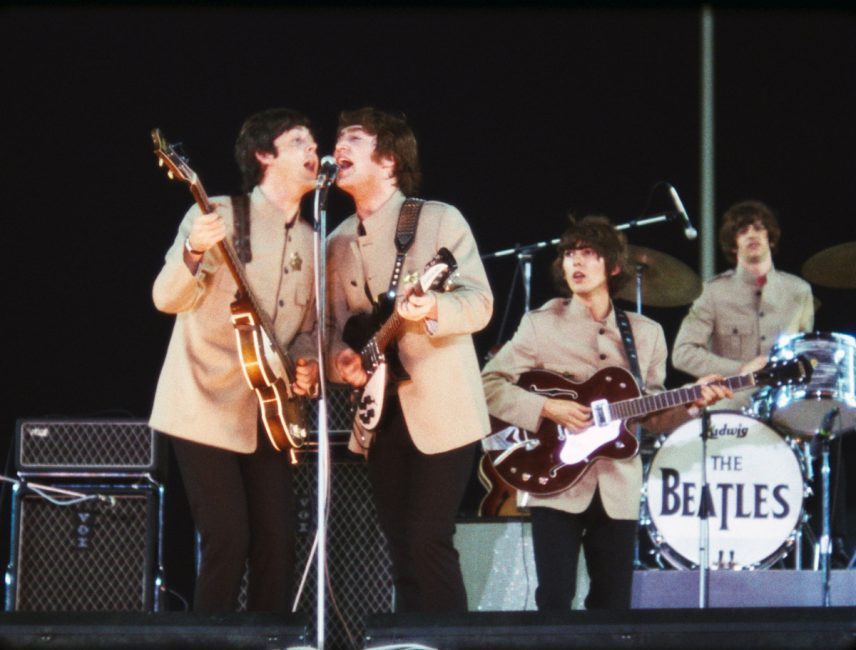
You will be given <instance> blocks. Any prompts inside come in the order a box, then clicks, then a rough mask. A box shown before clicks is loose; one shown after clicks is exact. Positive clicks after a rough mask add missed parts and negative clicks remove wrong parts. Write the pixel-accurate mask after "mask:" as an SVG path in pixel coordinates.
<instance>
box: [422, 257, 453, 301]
mask: <svg viewBox="0 0 856 650" xmlns="http://www.w3.org/2000/svg"><path fill="white" fill-rule="evenodd" d="M457 270H458V262H457V261H456V260H455V256H454V255H452V252H451V251H450V250H449V249H448V248H446V247H445V246H444V247H443V248H441V249H440V250H438V251H437V253H436V255H434V257H432V258H431V261H429V262H428V264H426V265H425V270H424V272H423V273H422V277H420V278H419V287H420V289H421V290H422V292H423V293H425V292H426V291H431V290H432V289H441V288H442V289H443V290H445V289H446V288H447V287H445V286H444V285H446V284H447V283H448V282H449V281H450V280H451V278H452V275H453V274H454V273H455V271H457Z"/></svg>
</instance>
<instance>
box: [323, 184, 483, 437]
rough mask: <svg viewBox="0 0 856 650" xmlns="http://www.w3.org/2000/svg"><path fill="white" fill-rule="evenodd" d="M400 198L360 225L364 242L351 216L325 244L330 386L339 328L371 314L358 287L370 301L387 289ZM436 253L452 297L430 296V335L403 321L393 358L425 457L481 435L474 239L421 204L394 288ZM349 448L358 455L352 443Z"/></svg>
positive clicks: (455, 216) (447, 210)
mask: <svg viewBox="0 0 856 650" xmlns="http://www.w3.org/2000/svg"><path fill="white" fill-rule="evenodd" d="M404 198H405V197H404V195H403V194H402V193H401V192H398V191H396V192H395V194H393V196H392V197H390V199H389V200H388V201H387V202H386V203H385V204H384V205H383V206H382V207H381V208H380V209H379V210H378V211H377V212H376V213H375V214H373V215H372V216H371V217H369V218H368V219H366V220H365V221H364V222H363V225H364V227H365V229H366V234H365V235H364V236H358V235H357V226H358V223H359V219H358V217H357V216H356V215H353V216H351V217H349V218H348V219H346V220H345V221H344V222H343V223H342V224H341V225H340V226H339V227H338V228H336V229H335V230H334V231H333V232H332V233H331V234H330V236H329V238H328V242H327V292H328V293H327V298H328V304H329V314H328V320H329V321H330V335H329V341H330V353H329V357H328V359H329V360H330V361H331V363H330V364H329V365H330V368H329V371H328V372H329V375H330V379H331V380H332V381H342V379H341V377H340V376H339V375H338V373H337V372H336V369H335V367H333V363H332V360H333V359H335V355H336V354H337V353H338V352H339V351H340V350H342V349H343V348H345V347H346V345H345V343H344V342H343V341H342V329H343V327H344V325H345V323H346V322H347V320H348V318H349V317H350V316H351V315H353V314H356V313H360V312H369V311H371V303H370V302H369V299H368V297H367V296H366V292H365V286H366V285H368V288H369V291H370V292H371V294H372V296H374V297H377V296H378V295H379V294H381V293H383V292H385V291H387V289H388V288H389V281H390V278H391V276H392V270H393V266H394V263H395V257H396V250H395V244H394V238H395V231H396V224H397V222H398V214H399V211H400V209H401V205H402V204H403V203H404ZM443 246H445V247H446V248H448V249H449V250H450V251H451V252H452V254H453V255H454V256H455V259H456V260H457V263H458V275H457V276H456V277H455V286H454V289H453V290H452V291H448V292H445V293H437V294H436V296H437V311H438V318H437V321H436V329H434V331H433V332H431V331H429V328H428V327H427V326H426V323H424V322H419V323H414V322H406V323H405V325H404V328H403V332H402V333H401V334H400V335H399V339H398V349H399V357H400V359H401V362H402V364H403V366H404V369H405V370H406V371H407V373H408V374H409V375H410V380H408V381H404V382H402V383H400V384H399V386H398V395H399V398H400V400H401V406H402V411H403V413H404V418H405V421H406V422H407V427H408V429H409V431H410V436H411V438H412V439H413V442H414V444H415V445H416V447H417V448H418V449H419V450H420V451H422V452H423V453H426V454H436V453H440V452H444V451H449V450H451V449H456V448H458V447H461V446H463V445H465V444H467V443H471V442H474V441H475V440H478V439H479V438H481V437H482V436H484V435H485V434H486V433H487V432H488V429H489V422H488V416H487V408H486V406H485V402H484V394H483V392H482V387H481V379H480V377H479V363H478V359H477V357H476V352H475V347H474V346H473V340H472V336H471V335H472V334H473V333H474V332H477V331H479V330H481V329H482V328H484V327H485V325H487V323H488V321H489V320H490V316H491V313H492V310H493V295H492V294H491V291H490V286H489V284H488V280H487V275H486V274H485V270H484V266H483V265H482V262H481V258H480V256H479V252H478V248H477V246H476V242H475V239H473V235H472V232H471V231H470V228H469V226H468V225H467V223H466V221H465V220H464V218H463V216H461V213H460V212H459V211H458V210H457V209H456V208H454V207H452V206H450V205H447V204H445V203H439V202H436V201H428V202H426V203H425V205H424V206H423V208H422V213H421V215H420V217H419V226H418V230H417V233H416V237H415V239H414V242H413V245H412V246H411V248H410V250H409V251H408V252H407V257H406V259H405V262H404V267H403V269H402V274H401V278H402V282H400V283H399V286H400V287H401V286H402V283H403V280H404V279H405V278H407V277H408V276H409V275H411V276H414V275H415V276H416V277H418V276H419V275H421V273H422V271H423V269H424V267H425V265H426V264H427V263H428V261H429V260H430V259H431V258H432V257H433V256H434V255H435V254H436V252H437V251H438V250H439V249H440V248H441V247H443ZM351 449H352V450H353V451H361V448H360V447H359V444H358V442H357V439H356V437H355V436H352V437H351Z"/></svg>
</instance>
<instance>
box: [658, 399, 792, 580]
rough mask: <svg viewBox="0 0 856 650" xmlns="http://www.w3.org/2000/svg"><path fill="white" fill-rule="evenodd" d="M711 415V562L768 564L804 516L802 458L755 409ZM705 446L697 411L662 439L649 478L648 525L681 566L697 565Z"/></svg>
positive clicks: (665, 553) (670, 557)
mask: <svg viewBox="0 0 856 650" xmlns="http://www.w3.org/2000/svg"><path fill="white" fill-rule="evenodd" d="M710 420H711V430H712V433H711V437H710V439H709V440H708V443H707V483H708V485H709V486H710V492H709V493H710V495H711V497H710V499H709V500H708V506H709V518H708V534H709V544H708V548H709V551H708V557H709V559H710V568H711V569H755V568H766V567H768V566H770V565H771V564H773V563H774V562H776V561H777V560H778V559H780V558H781V557H783V556H784V555H785V553H786V551H787V548H788V547H789V546H790V545H791V544H792V543H793V539H794V531H795V529H796V527H797V524H798V523H799V522H800V521H801V518H802V510H803V496H804V482H803V473H802V469H801V466H800V462H799V460H798V458H797V456H796V453H795V452H794V450H793V449H792V447H791V446H790V445H789V444H788V442H786V441H785V440H784V439H783V438H782V437H781V436H780V435H779V434H778V433H776V432H775V431H774V430H773V429H771V428H770V427H768V426H767V425H765V424H764V423H762V422H759V421H758V420H756V419H754V418H752V417H749V416H747V415H743V414H742V413H737V412H731V411H717V412H712V413H711V414H710ZM701 454H702V442H701V418H698V419H695V420H692V421H690V422H687V423H685V424H683V425H681V426H680V427H678V428H677V429H675V430H674V431H673V432H672V434H671V435H669V436H668V437H667V438H666V439H665V441H664V442H663V444H662V446H661V447H660V449H659V450H658V451H657V453H656V454H655V456H654V459H653V461H652V462H651V465H650V466H649V468H648V472H647V475H646V478H645V487H644V490H645V496H646V500H645V507H646V510H647V516H646V518H645V519H646V520H647V521H648V522H649V523H648V533H649V535H650V536H651V539H652V541H653V542H654V545H655V546H656V547H657V550H658V552H659V553H660V554H661V555H662V557H663V558H665V559H666V560H667V561H668V562H669V563H670V564H672V565H673V566H675V567H677V568H679V569H691V568H698V566H699V555H700V552H699V538H700V523H701V520H700V519H699V516H698V514H699V506H700V505H701V479H702V476H701Z"/></svg>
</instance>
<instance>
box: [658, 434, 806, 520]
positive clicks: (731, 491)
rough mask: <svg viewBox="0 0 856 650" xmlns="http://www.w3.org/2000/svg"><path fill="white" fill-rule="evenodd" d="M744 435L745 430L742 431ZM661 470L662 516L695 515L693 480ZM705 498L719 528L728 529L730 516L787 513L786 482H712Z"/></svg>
mask: <svg viewBox="0 0 856 650" xmlns="http://www.w3.org/2000/svg"><path fill="white" fill-rule="evenodd" d="M744 435H745V433H744ZM660 469H661V472H662V500H661V503H660V514H661V515H666V516H669V515H674V516H678V517H697V516H698V514H699V509H700V506H701V498H700V494H701V489H700V487H699V485H698V484H697V483H695V482H694V481H684V482H682V481H681V473H680V472H679V471H678V470H676V469H672V468H669V467H662V468H660ZM708 488H709V490H705V491H704V492H705V496H704V501H705V503H706V505H707V512H708V516H709V517H711V518H719V529H720V530H728V524H729V521H730V520H731V519H732V518H733V519H769V518H771V517H772V518H773V519H784V518H785V517H787V516H788V514H789V513H790V510H791V508H790V505H789V504H788V501H787V492H788V485H787V484H785V483H780V484H778V485H773V486H771V485H768V484H766V483H752V484H748V485H747V484H744V483H737V482H735V483H711V484H709V486H708Z"/></svg>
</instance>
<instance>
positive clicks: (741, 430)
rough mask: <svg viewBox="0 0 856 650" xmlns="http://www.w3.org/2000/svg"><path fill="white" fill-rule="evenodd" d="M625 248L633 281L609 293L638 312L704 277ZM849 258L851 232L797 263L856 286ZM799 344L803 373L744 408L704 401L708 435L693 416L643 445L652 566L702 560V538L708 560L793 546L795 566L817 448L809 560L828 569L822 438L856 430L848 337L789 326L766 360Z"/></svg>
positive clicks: (758, 561) (763, 558)
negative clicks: (818, 481)
mask: <svg viewBox="0 0 856 650" xmlns="http://www.w3.org/2000/svg"><path fill="white" fill-rule="evenodd" d="M629 256H630V260H631V264H632V265H635V268H636V283H635V285H634V284H632V283H631V284H629V285H628V286H627V287H626V288H625V289H623V290H622V291H621V292H619V293H618V294H617V296H616V297H617V298H620V299H624V300H627V301H631V302H635V303H636V304H637V307H638V308H639V311H641V305H642V304H645V305H650V306H654V307H676V306H681V305H686V304H689V303H691V302H692V301H693V300H695V298H697V297H698V296H699V295H700V293H701V286H702V285H701V280H700V279H699V278H698V276H697V275H696V274H695V273H694V272H693V271H692V270H691V269H690V268H689V267H688V266H686V265H685V264H683V263H682V262H680V261H679V260H676V259H675V258H672V257H671V256H669V255H666V254H665V253H661V252H658V251H654V250H651V249H647V248H642V247H638V246H630V247H629ZM853 268H856V242H850V243H846V244H841V245H838V246H834V247H832V248H829V249H826V250H824V251H821V252H820V253H818V254H816V255H814V256H813V257H811V258H810V259H809V260H808V261H807V262H806V263H805V265H804V266H803V269H802V271H803V276H804V277H805V278H806V279H807V280H809V281H810V282H813V283H815V284H817V285H820V286H825V287H833V288H847V289H854V288H856V273H853V272H852V269H853ZM800 354H803V355H807V356H809V357H810V358H813V359H814V360H815V361H816V364H815V367H814V372H813V374H812V377H811V381H810V382H809V383H807V384H803V385H800V386H783V387H780V388H765V389H762V390H760V391H758V392H756V393H755V394H754V395H753V396H752V402H751V405H750V406H749V407H747V408H745V409H744V410H742V411H711V412H710V414H709V418H708V420H709V424H708V425H707V431H708V433H707V435H706V436H705V440H704V441H703V440H702V436H701V429H702V420H701V419H695V420H692V421H690V422H687V423H686V424H684V425H682V426H680V427H678V428H677V429H676V430H674V431H673V432H672V433H671V434H669V435H668V436H666V437H663V438H661V439H660V440H658V441H657V442H656V444H655V445H654V449H648V450H647V452H648V453H647V458H646V454H643V462H644V465H645V480H644V485H643V513H642V518H641V525H642V526H643V527H644V529H645V530H646V531H647V533H648V536H649V537H650V539H651V542H652V543H653V546H654V548H653V550H651V554H652V555H653V556H654V558H655V561H656V563H657V565H658V566H660V567H664V566H665V564H664V562H665V563H668V564H669V565H671V566H672V567H673V568H676V569H698V568H699V567H700V564H703V560H700V558H702V557H703V556H702V555H701V554H700V548H703V549H704V557H706V558H707V563H708V567H709V569H713V570H723V569H725V570H729V569H733V570H739V569H766V568H769V567H772V566H773V565H775V564H776V563H778V562H780V561H781V560H783V559H784V558H785V557H786V556H787V555H788V554H789V553H791V552H792V551H793V556H794V564H795V568H802V566H801V564H802V559H801V548H802V534H803V531H804V529H805V528H806V525H807V521H808V515H807V513H806V512H805V508H804V500H805V498H806V497H807V496H808V495H809V494H810V493H811V491H812V488H811V481H812V479H813V470H812V454H813V453H817V451H816V450H817V449H818V448H820V447H822V448H823V453H822V456H823V461H824V463H823V470H822V472H821V473H822V475H823V476H822V478H823V488H822V490H823V492H824V494H823V503H824V506H825V507H824V508H823V513H822V516H821V519H823V521H822V524H823V534H822V535H821V537H820V542H819V544H817V545H815V564H816V563H817V558H818V557H820V558H821V561H823V560H824V558H825V564H826V566H825V569H826V570H827V573H828V569H829V553H830V541H829V508H828V504H829V489H828V486H829V464H828V458H829V457H828V453H829V440H830V439H832V438H835V437H838V436H841V435H842V434H845V433H846V432H851V431H854V429H856V338H854V337H853V336H850V335H847V334H839V333H828V332H812V333H800V334H795V335H791V336H786V337H783V338H782V339H780V340H779V341H778V342H777V343H776V344H775V346H774V347H773V349H772V350H771V352H770V361H781V360H787V359H791V358H794V357H795V356H797V355H800ZM703 448H704V449H703ZM812 450H815V451H814V452H813V451H812ZM703 457H705V458H706V459H707V462H706V463H704V465H702V458H703ZM702 501H704V506H706V510H707V518H708V521H707V522H706V524H705V525H704V526H700V518H699V510H700V508H701V507H702ZM704 535H706V536H707V538H708V539H707V540H706V541H705V543H704V544H702V543H700V542H702V537H703V536H704ZM854 559H856V558H854ZM851 564H852V561H851Z"/></svg>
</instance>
